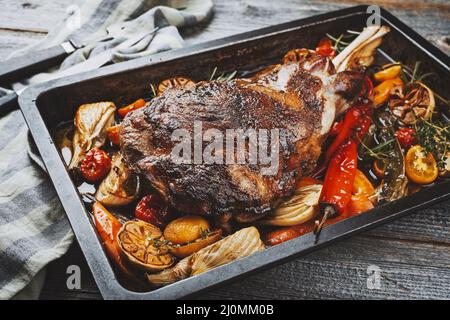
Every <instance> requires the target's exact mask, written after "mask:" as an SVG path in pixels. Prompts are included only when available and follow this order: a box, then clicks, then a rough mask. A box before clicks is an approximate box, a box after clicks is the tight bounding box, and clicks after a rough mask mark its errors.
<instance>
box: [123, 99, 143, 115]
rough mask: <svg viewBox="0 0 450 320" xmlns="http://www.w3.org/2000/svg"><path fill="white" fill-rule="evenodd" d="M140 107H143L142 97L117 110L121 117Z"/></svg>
mask: <svg viewBox="0 0 450 320" xmlns="http://www.w3.org/2000/svg"><path fill="white" fill-rule="evenodd" d="M142 107H145V100H144V99H138V100H136V101H135V102H133V103H132V104H130V105H128V106H126V107H122V108H120V109H119V110H117V112H118V113H119V114H120V116H121V117H125V116H126V115H127V114H128V113H129V112H131V111H134V110H137V109H140V108H142Z"/></svg>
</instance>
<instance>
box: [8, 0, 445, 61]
mask: <svg viewBox="0 0 450 320" xmlns="http://www.w3.org/2000/svg"><path fill="white" fill-rule="evenodd" d="M77 2H78V1H67V0H57V1H50V0H44V1H39V2H22V3H21V2H17V1H15V0H5V1H3V2H2V10H1V12H0V30H1V29H2V28H6V30H28V31H30V30H31V31H35V32H46V31H48V30H49V29H50V28H51V27H52V26H53V25H54V24H55V23H56V22H58V21H59V19H60V17H61V16H63V15H64V14H65V12H66V10H67V8H68V7H69V6H70V5H72V4H74V3H77ZM214 2H215V12H216V13H217V14H216V15H215V17H214V18H213V21H212V22H211V23H210V24H207V26H206V28H205V27H196V28H193V29H190V30H186V31H184V34H185V35H188V38H187V43H188V44H191V43H197V42H200V41H207V40H210V39H214V38H219V37H224V36H228V35H232V34H237V33H240V32H244V31H249V30H253V29H257V28H261V27H264V26H268V25H273V24H277V23H282V22H287V21H290V20H294V19H300V18H304V17H308V16H311V15H314V14H319V13H322V12H326V11H330V10H336V9H340V8H344V7H348V6H351V5H355V4H361V3H374V4H378V5H382V6H384V7H385V8H387V9H389V10H391V11H392V12H393V13H394V14H396V15H397V16H398V17H399V18H400V19H401V20H403V21H404V22H406V23H407V24H408V25H409V26H411V27H412V28H413V29H414V30H416V31H418V32H419V33H420V34H422V35H423V36H424V37H426V38H427V39H428V40H430V41H431V42H432V43H434V44H435V45H437V46H438V47H440V48H441V49H442V50H444V51H445V52H447V53H450V45H449V38H448V36H449V34H448V30H449V24H450V20H449V15H450V5H449V4H448V3H446V1H445V0H444V1H443V0H434V1H426V2H423V1H413V0H408V1H393V0H384V1H358V0H353V1H342V2H341V1H336V0H335V1H323V0H322V1H320V0H319V1H317V0H316V1H315V0H306V1H301V0H295V1H290V0H279V1H276V2H271V1H265V2H262V1H257V0H235V1H224V0H215V1H214ZM3 3H4V5H3ZM399 7H400V9H398V8H399ZM395 8H397V9H395ZM49 12H51V13H52V14H48V13H49ZM42 16H45V19H42ZM229 17H233V19H235V21H239V23H229ZM1 46H2V45H1V44H0V50H1ZM0 52H1V51H0Z"/></svg>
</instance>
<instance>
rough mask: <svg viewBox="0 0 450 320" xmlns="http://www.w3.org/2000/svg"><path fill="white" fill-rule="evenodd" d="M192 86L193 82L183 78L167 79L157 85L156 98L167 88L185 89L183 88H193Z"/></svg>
mask: <svg viewBox="0 0 450 320" xmlns="http://www.w3.org/2000/svg"><path fill="white" fill-rule="evenodd" d="M194 85H195V82H194V81H192V80H191V79H188V78H184V77H174V78H169V79H166V80H163V81H161V83H160V84H159V85H158V90H157V94H158V96H160V95H161V94H163V92H164V91H166V90H167V89H168V88H175V87H180V88H185V87H190V86H194Z"/></svg>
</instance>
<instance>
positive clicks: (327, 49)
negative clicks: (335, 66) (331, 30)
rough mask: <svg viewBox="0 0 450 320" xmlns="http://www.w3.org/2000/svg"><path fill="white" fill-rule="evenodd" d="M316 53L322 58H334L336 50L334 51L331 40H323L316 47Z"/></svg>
mask: <svg viewBox="0 0 450 320" xmlns="http://www.w3.org/2000/svg"><path fill="white" fill-rule="evenodd" d="M316 52H317V53H318V54H320V55H321V56H322V57H334V56H336V50H334V48H333V45H332V43H331V40H330V39H328V38H323V39H322V40H320V42H319V44H318V45H317V48H316Z"/></svg>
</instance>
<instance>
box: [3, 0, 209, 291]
mask: <svg viewBox="0 0 450 320" xmlns="http://www.w3.org/2000/svg"><path fill="white" fill-rule="evenodd" d="M212 8H213V4H212V1H211V0H172V1H171V0H166V1H156V0H127V1H121V0H86V1H85V2H83V3H82V4H81V5H80V6H79V7H77V6H76V5H71V7H70V9H71V11H70V12H69V13H68V15H67V17H65V19H64V20H63V21H62V22H61V24H60V25H58V26H55V28H54V30H53V31H51V32H50V33H49V34H48V36H47V37H46V38H45V39H44V40H43V41H41V42H39V43H37V44H35V45H33V46H31V47H28V48H25V49H24V50H21V51H18V52H15V53H13V55H20V54H21V53H23V52H26V51H29V50H39V49H44V48H46V47H50V46H54V45H57V44H59V43H61V42H63V41H65V40H66V39H67V38H69V37H70V38H71V39H73V38H75V39H77V40H79V41H83V42H86V43H91V44H90V45H88V46H87V47H85V48H83V49H79V50H77V51H76V52H74V53H73V54H72V55H70V56H69V57H68V58H66V59H65V61H64V62H63V63H62V64H61V66H59V67H58V68H55V70H52V72H51V73H52V75H54V74H55V73H57V72H58V70H62V69H65V68H67V67H69V66H73V65H75V64H77V63H80V62H82V61H85V60H86V59H89V58H91V57H93V56H95V55H96V54H98V53H100V52H102V51H104V50H106V49H110V48H115V47H116V46H118V45H119V44H120V43H122V42H124V41H126V40H127V39H130V38H132V37H134V36H136V34H141V33H142V32H143V31H146V30H148V35H144V36H143V37H142V39H141V40H140V41H139V42H137V43H136V44H134V45H132V46H131V47H128V48H121V50H116V51H115V53H114V55H113V58H112V61H111V62H120V61H123V60H129V59H134V58H138V57H143V56H146V55H150V54H154V53H156V52H161V51H165V50H169V49H174V48H179V47H182V46H183V40H182V38H181V36H180V34H179V33H178V30H177V27H183V26H189V25H194V24H196V23H199V22H202V21H205V20H206V19H208V18H209V17H210V16H211V14H212ZM77 27H78V28H77ZM155 28H156V31H155ZM105 36H107V37H108V38H109V39H108V40H107V41H102V42H96V43H95V40H96V39H101V38H105ZM48 77H49V73H47V74H46V73H43V74H39V75H36V76H34V77H32V78H30V79H28V80H26V81H23V82H22V83H16V84H14V85H13V88H14V89H15V90H18V89H20V88H22V87H23V86H25V85H28V84H33V83H37V82H42V81H45V80H46V79H47V78H48ZM1 94H2V91H1V90H0V95H1ZM0 132H2V134H1V135H0V299H10V298H37V297H38V296H39V293H40V290H41V288H42V283H43V279H44V277H45V266H46V265H47V264H48V263H49V262H50V261H52V260H54V259H57V258H59V257H60V256H62V255H63V254H64V253H65V252H66V251H67V250H68V248H69V246H70V245H71V243H72V241H73V239H74V237H73V234H72V231H71V229H70V225H69V223H68V221H67V219H66V217H65V214H64V210H63V208H62V207H61V204H60V201H59V199H58V197H57V196H56V193H55V190H54V188H53V185H52V183H51V181H50V180H49V179H48V177H47V175H46V172H45V167H44V166H43V164H42V160H41V159H40V157H39V154H38V153H37V151H36V149H35V146H34V143H33V142H32V138H31V137H30V136H29V133H28V129H27V127H26V124H25V122H24V120H23V118H22V115H21V113H20V111H13V112H11V113H10V114H8V115H6V116H5V117H3V118H1V119H0ZM33 279H34V280H33Z"/></svg>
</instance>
